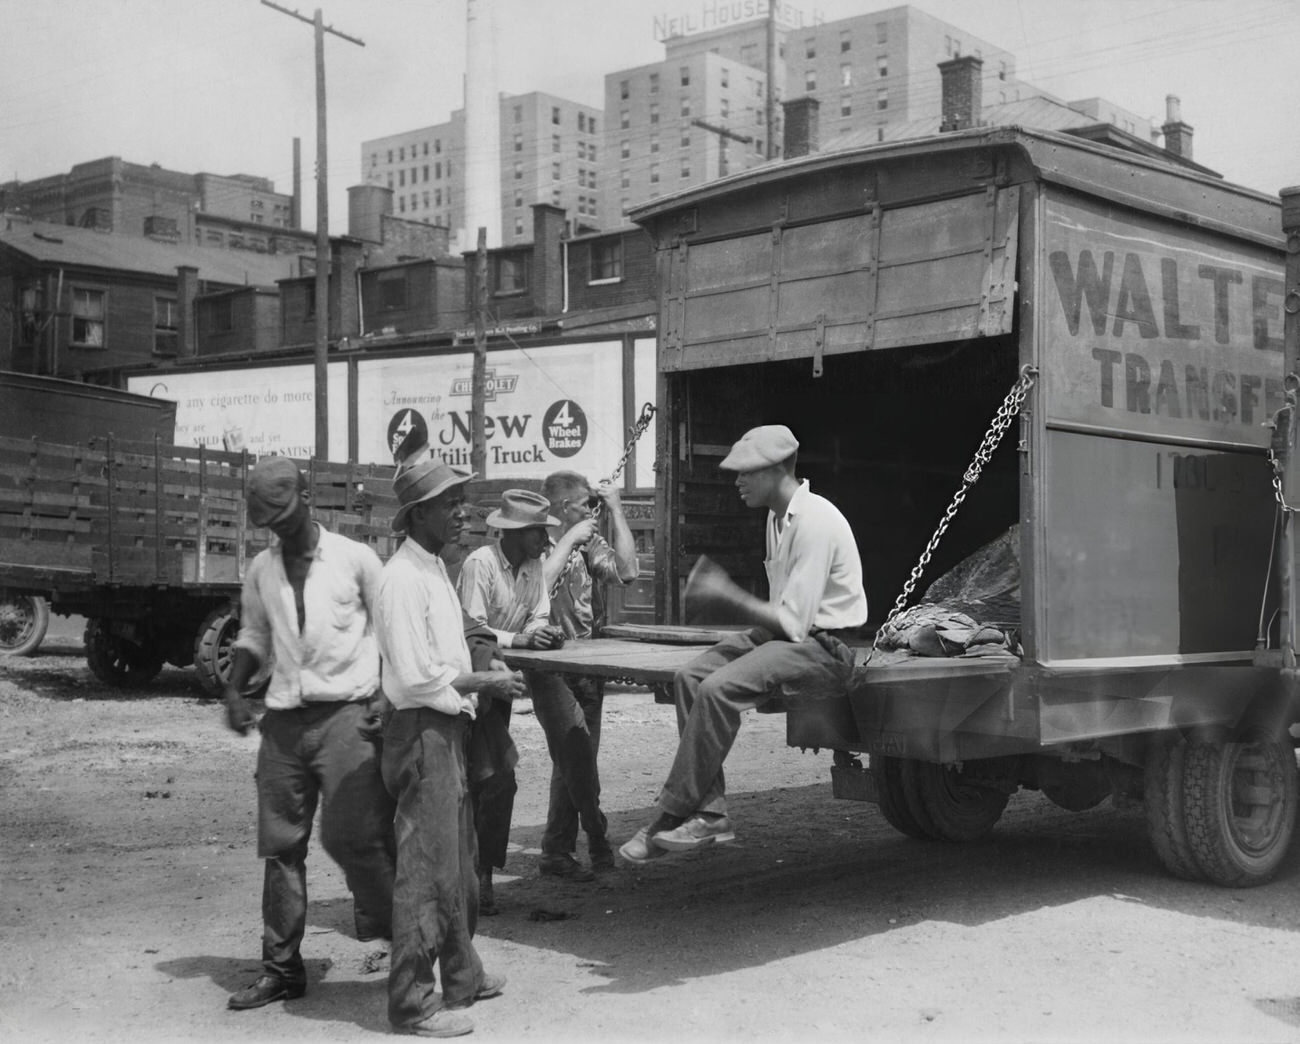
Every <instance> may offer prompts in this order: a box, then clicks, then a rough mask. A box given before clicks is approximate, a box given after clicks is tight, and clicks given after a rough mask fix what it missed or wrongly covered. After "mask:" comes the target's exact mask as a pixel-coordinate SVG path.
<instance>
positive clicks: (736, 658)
mask: <svg viewBox="0 0 1300 1044" xmlns="http://www.w3.org/2000/svg"><path fill="white" fill-rule="evenodd" d="M831 649H833V650H834V652H831V651H829V650H831ZM852 673H853V651H852V649H850V648H849V647H848V646H847V645H844V644H843V643H842V642H840V641H839V640H838V639H835V638H831V637H829V636H826V635H823V636H822V641H818V640H817V639H815V638H811V637H809V638H805V639H804V640H803V641H802V642H791V641H787V640H785V639H777V638H773V637H772V635H771V633H770V632H768V631H765V630H763V629H761V628H754V629H753V630H750V631H738V632H737V633H735V634H733V635H728V636H727V637H726V638H724V639H723V640H722V641H720V642H719V643H718V644H717V645H715V646H713V648H711V649H709V650H708V651H707V652H705V653H702V654H701V655H699V656H697V657H696V658H695V659H694V660H692V661H691V662H690V663H688V664H687V665H686V666H685V667H683V668H682V669H681V670H679V671H678V672H677V674H676V676H675V677H674V678H673V695H674V698H675V701H676V703H677V732H678V735H679V737H680V739H679V740H678V743H677V755H676V757H675V758H674V759H673V766H672V768H671V769H670V770H669V773H668V781H667V782H666V783H665V784H664V789H663V792H662V793H661V794H660V796H659V807H660V808H661V809H662V810H663V811H664V812H667V813H668V814H669V815H673V816H683V817H686V816H690V815H692V814H693V813H695V812H709V813H712V814H714V815H726V813H727V796H726V791H727V788H726V780H725V778H724V777H723V772H722V763H723V762H724V761H725V760H726V757H727V754H728V753H729V752H730V750H731V745H732V744H733V743H734V742H735V740H736V733H737V732H739V731H740V715H741V713H742V712H743V711H746V710H751V709H752V708H754V707H756V706H757V705H758V704H760V703H762V702H763V701H764V700H766V699H771V698H772V697H781V698H783V699H788V700H795V699H818V698H823V699H824V698H826V697H829V696H837V695H841V694H843V693H844V692H845V691H846V690H847V688H848V684H849V679H850V677H851V675H852Z"/></svg>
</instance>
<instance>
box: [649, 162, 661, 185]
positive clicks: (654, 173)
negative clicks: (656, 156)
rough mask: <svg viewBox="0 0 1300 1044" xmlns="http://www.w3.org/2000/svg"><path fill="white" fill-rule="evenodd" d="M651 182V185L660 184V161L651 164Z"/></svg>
mask: <svg viewBox="0 0 1300 1044" xmlns="http://www.w3.org/2000/svg"><path fill="white" fill-rule="evenodd" d="M650 184H651V185H658V184H659V164H658V163H651V164H650Z"/></svg>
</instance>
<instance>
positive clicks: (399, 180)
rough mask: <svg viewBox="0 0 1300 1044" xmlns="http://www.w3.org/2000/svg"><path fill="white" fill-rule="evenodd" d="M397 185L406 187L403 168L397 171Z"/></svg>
mask: <svg viewBox="0 0 1300 1044" xmlns="http://www.w3.org/2000/svg"><path fill="white" fill-rule="evenodd" d="M397 187H398V188H406V171H404V170H399V171H398V172H397Z"/></svg>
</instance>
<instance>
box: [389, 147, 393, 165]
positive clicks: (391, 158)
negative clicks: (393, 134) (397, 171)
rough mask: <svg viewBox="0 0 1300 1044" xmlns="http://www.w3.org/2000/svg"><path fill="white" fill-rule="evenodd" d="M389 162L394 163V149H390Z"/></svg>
mask: <svg viewBox="0 0 1300 1044" xmlns="http://www.w3.org/2000/svg"><path fill="white" fill-rule="evenodd" d="M388 162H389V163H392V162H393V150H392V149H389V150H388Z"/></svg>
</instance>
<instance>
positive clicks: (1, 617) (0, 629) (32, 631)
mask: <svg viewBox="0 0 1300 1044" xmlns="http://www.w3.org/2000/svg"><path fill="white" fill-rule="evenodd" d="M49 626H50V607H49V604H48V603H47V602H46V601H45V599H44V598H41V597H40V596H38V595H24V594H10V593H8V592H0V655H7V656H30V655H31V654H32V653H34V652H36V650H37V649H39V648H40V645H41V640H42V639H43V638H44V637H45V629H46V628H47V627H49Z"/></svg>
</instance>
